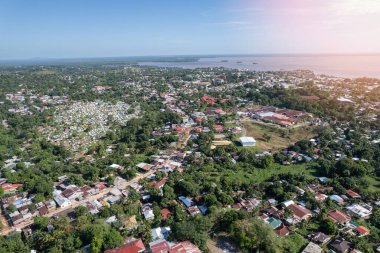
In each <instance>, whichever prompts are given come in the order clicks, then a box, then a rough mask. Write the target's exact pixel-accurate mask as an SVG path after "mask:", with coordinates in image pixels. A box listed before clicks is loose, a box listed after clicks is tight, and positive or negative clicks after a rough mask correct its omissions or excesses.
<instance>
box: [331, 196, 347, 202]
mask: <svg viewBox="0 0 380 253" xmlns="http://www.w3.org/2000/svg"><path fill="white" fill-rule="evenodd" d="M330 199H331V200H334V201H336V202H343V201H344V200H343V199H342V198H341V197H339V196H338V195H331V196H330Z"/></svg>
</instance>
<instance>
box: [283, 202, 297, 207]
mask: <svg viewBox="0 0 380 253" xmlns="http://www.w3.org/2000/svg"><path fill="white" fill-rule="evenodd" d="M294 204H295V203H294V201H293V200H287V201H284V202H282V203H281V205H282V206H283V207H288V206H290V205H294Z"/></svg>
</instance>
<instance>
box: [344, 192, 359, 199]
mask: <svg viewBox="0 0 380 253" xmlns="http://www.w3.org/2000/svg"><path fill="white" fill-rule="evenodd" d="M346 194H347V195H348V196H349V197H350V198H353V199H358V198H361V196H360V195H359V193H356V192H354V191H353V190H347V191H346Z"/></svg>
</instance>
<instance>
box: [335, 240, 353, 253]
mask: <svg viewBox="0 0 380 253" xmlns="http://www.w3.org/2000/svg"><path fill="white" fill-rule="evenodd" d="M330 247H331V248H332V249H333V250H334V251H335V252H337V253H346V252H348V250H349V249H350V248H351V244H350V243H349V242H347V241H345V240H335V241H334V242H333V243H331V244H330Z"/></svg>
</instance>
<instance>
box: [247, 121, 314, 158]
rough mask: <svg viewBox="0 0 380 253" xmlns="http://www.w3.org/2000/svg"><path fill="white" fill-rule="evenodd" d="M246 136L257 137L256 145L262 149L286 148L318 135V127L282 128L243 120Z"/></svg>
mask: <svg viewBox="0 0 380 253" xmlns="http://www.w3.org/2000/svg"><path fill="white" fill-rule="evenodd" d="M242 125H243V127H244V128H245V130H246V136H251V137H253V138H255V139H256V141H257V143H256V146H257V147H258V148H259V149H261V150H271V151H275V150H279V149H283V148H286V147H288V146H290V145H292V144H294V143H296V142H297V141H300V140H304V139H310V138H313V137H315V136H316V131H317V128H316V127H312V126H301V127H297V128H280V127H275V126H271V125H266V124H260V123H256V122H252V121H243V122H242ZM265 135H268V136H270V139H269V141H266V140H265V137H264V136H265Z"/></svg>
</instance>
